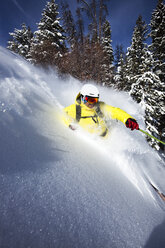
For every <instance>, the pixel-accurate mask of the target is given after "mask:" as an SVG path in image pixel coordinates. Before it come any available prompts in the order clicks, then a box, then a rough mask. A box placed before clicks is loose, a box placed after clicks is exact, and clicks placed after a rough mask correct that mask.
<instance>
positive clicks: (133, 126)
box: [125, 118, 139, 130]
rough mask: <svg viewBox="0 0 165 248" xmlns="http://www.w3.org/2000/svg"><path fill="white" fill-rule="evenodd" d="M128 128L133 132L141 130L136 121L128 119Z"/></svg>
mask: <svg viewBox="0 0 165 248" xmlns="http://www.w3.org/2000/svg"><path fill="white" fill-rule="evenodd" d="M125 125H126V127H128V128H131V130H134V129H136V130H138V129H139V124H138V123H137V121H136V120H135V119H132V118H128V120H127V121H126V123H125Z"/></svg>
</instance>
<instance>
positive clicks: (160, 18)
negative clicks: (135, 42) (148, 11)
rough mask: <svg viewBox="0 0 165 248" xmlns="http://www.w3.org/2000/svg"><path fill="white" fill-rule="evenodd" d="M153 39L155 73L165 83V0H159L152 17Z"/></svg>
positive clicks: (152, 49) (151, 34)
mask: <svg viewBox="0 0 165 248" xmlns="http://www.w3.org/2000/svg"><path fill="white" fill-rule="evenodd" d="M150 27H151V32H150V34H149V36H150V37H151V39H152V43H151V45H150V49H151V51H152V53H153V56H154V61H155V64H154V71H155V72H156V73H157V75H159V77H160V79H161V81H163V82H164V83H165V4H164V3H163V0H158V4H157V7H156V9H155V10H154V11H153V13H152V17H151V23H150Z"/></svg>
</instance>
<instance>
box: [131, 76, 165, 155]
mask: <svg viewBox="0 0 165 248" xmlns="http://www.w3.org/2000/svg"><path fill="white" fill-rule="evenodd" d="M135 88H136V90H135V92H134V95H135V94H137V95H136V99H139V101H138V102H140V104H141V106H142V107H143V109H144V110H145V123H146V130H147V131H148V132H149V133H150V134H151V135H154V136H155V137H157V138H158V139H160V140H164V139H165V126H164V120H165V86H164V83H162V82H161V81H160V79H159V77H158V76H157V75H156V74H155V73H153V72H151V71H148V72H145V73H144V74H143V75H141V77H139V79H138V80H137V82H136V83H135V85H133V89H132V91H134V89H135ZM147 140H148V141H149V143H150V145H151V146H152V147H154V148H155V149H157V150H159V149H160V148H161V149H162V150H163V149H164V147H163V145H161V143H157V142H155V141H154V140H152V139H151V138H148V137H147Z"/></svg>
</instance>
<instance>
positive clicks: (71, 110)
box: [63, 84, 139, 137]
mask: <svg viewBox="0 0 165 248" xmlns="http://www.w3.org/2000/svg"><path fill="white" fill-rule="evenodd" d="M108 119H116V120H119V121H121V122H123V123H124V124H125V125H126V127H127V128H130V129H131V130H134V129H137V130H138V129H139V125H138V123H137V121H136V120H135V119H134V118H133V117H132V116H130V115H129V114H128V113H126V112H125V111H123V110H121V109H120V108H116V107H112V106H110V105H107V104H106V103H104V102H101V101H99V91H98V89H97V88H96V87H95V86H94V85H92V84H84V86H83V87H82V89H81V91H80V92H79V93H78V95H77V97H76V101H75V104H72V105H70V106H68V107H66V108H64V117H63V121H64V123H65V124H66V125H67V126H68V127H69V128H70V129H72V130H75V129H77V128H78V126H80V127H82V128H83V129H84V130H86V131H88V132H90V133H94V134H97V135H99V136H102V137H105V136H106V135H107V134H108V126H107V124H106V120H108Z"/></svg>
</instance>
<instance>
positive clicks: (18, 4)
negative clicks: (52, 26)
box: [0, 0, 157, 49]
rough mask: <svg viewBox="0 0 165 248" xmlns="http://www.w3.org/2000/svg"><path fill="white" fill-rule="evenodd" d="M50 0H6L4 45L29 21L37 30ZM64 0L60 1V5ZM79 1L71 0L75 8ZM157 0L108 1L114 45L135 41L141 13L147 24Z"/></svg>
mask: <svg viewBox="0 0 165 248" xmlns="http://www.w3.org/2000/svg"><path fill="white" fill-rule="evenodd" d="M46 2H47V0H3V1H2V2H1V8H0V45H1V46H4V47H6V46H7V41H8V40H9V38H10V36H9V32H13V31H14V28H18V29H20V28H21V24H22V23H25V24H26V25H27V26H30V27H31V29H32V31H35V30H36V29H37V25H36V23H38V22H39V21H40V19H41V12H42V10H43V9H44V7H45V5H46ZM60 2H61V1H60V0H56V3H58V4H60ZM76 2H77V0H70V1H69V3H70V6H72V8H73V10H75V8H76ZM156 5H157V0H110V1H109V4H108V10H109V17H108V19H109V21H110V23H111V28H112V45H113V47H115V46H116V45H117V44H123V45H124V48H125V49H126V48H127V47H128V46H129V45H130V42H131V37H132V32H133V28H134V26H135V24H136V20H137V18H138V16H139V14H141V15H142V17H143V20H145V22H146V23H147V24H149V23H150V18H151V14H152V12H153V10H154V9H155V8H156Z"/></svg>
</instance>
